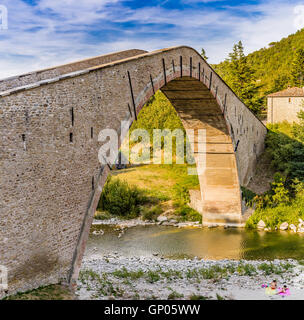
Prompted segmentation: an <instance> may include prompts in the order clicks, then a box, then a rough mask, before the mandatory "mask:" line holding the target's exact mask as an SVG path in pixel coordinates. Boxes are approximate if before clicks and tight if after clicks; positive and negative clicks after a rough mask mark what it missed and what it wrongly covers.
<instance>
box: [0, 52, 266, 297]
mask: <svg viewBox="0 0 304 320" xmlns="http://www.w3.org/2000/svg"><path fill="white" fill-rule="evenodd" d="M180 57H182V64H181V63H180V62H181V58H180ZM190 58H192V59H191V60H190ZM190 61H191V62H190ZM181 65H182V72H183V75H185V76H186V75H187V76H190V75H192V77H193V78H196V79H200V80H201V81H203V82H204V83H205V84H206V86H208V88H209V86H210V84H211V92H212V94H213V95H214V96H216V98H217V101H218V103H219V105H220V106H221V108H222V110H223V112H224V114H225V118H226V120H227V126H228V128H229V130H230V132H231V136H232V140H233V142H234V144H235V145H236V144H237V142H238V141H239V142H238V149H237V151H236V159H237V164H238V171H239V179H240V182H241V184H244V185H245V184H246V183H248V181H249V179H250V177H251V176H252V174H253V170H254V165H255V162H256V157H257V156H258V155H259V154H260V152H261V151H262V150H263V146H264V138H265V135H266V128H265V127H264V126H263V125H262V124H261V122H260V121H259V120H258V119H257V118H256V117H255V116H254V115H253V114H252V113H251V112H250V111H249V110H248V109H247V108H246V107H245V106H244V104H243V103H242V102H241V101H240V100H239V99H238V98H237V97H236V96H235V94H234V93H233V92H232V91H231V90H230V89H229V87H228V86H227V85H226V84H225V83H224V82H223V81H222V80H221V79H220V77H219V76H217V75H216V73H215V72H214V71H213V70H212V69H211V67H210V66H209V65H208V64H207V63H206V62H205V61H204V60H203V59H202V58H201V56H200V55H199V54H198V53H197V52H196V51H195V50H193V49H192V48H189V47H177V48H169V49H164V50H159V51H156V52H151V53H146V54H142V55H138V56H136V57H133V58H132V57H129V58H126V59H124V60H120V61H116V62H111V63H109V64H107V65H103V66H96V67H90V69H88V70H84V72H81V73H79V74H78V75H77V74H76V75H74V76H70V77H67V78H64V79H58V78H55V79H48V81H47V82H41V83H39V82H38V83H35V86H33V87H32V88H30V89H22V90H20V89H18V88H16V91H11V92H5V93H3V94H2V93H0V128H1V139H0V149H1V154H0V163H1V166H0V177H1V180H0V189H1V192H0V264H1V265H5V266H6V267H7V268H8V270H9V290H8V293H7V294H12V293H14V292H16V291H25V290H29V289H33V288H36V287H39V286H41V285H46V284H50V283H57V282H59V281H61V280H62V281H67V282H73V280H75V279H76V278H77V276H78V270H79V266H80V263H81V259H82V255H83V251H84V248H85V243H86V240H87V237H88V232H89V227H90V221H91V220H92V217H93V213H94V211H95V209H96V206H97V202H98V198H99V195H100V193H101V190H102V187H103V184H104V182H105V180H106V177H107V174H108V172H109V169H108V167H107V166H101V164H100V163H99V161H98V157H97V156H98V150H99V148H100V146H101V144H100V143H99V142H98V133H99V132H100V130H102V129H104V128H114V129H116V130H118V131H120V123H121V121H122V120H127V121H129V123H130V124H131V123H132V121H133V120H134V113H133V112H132V115H130V111H129V108H128V104H129V105H130V106H131V111H132V110H133V109H132V107H133V105H132V98H131V94H130V85H129V80H128V73H127V72H129V75H130V78H131V82H132V89H133V93H134V100H135V105H136V109H137V112H139V111H140V109H141V108H142V106H143V105H144V104H145V102H146V101H147V100H148V99H149V97H150V96H151V95H153V88H152V85H151V81H150V76H151V78H152V79H153V86H154V91H156V90H158V89H159V88H161V87H162V86H163V85H164V84H165V79H164V77H165V76H166V81H167V82H169V81H171V80H172V79H174V78H177V77H180V75H181V70H180V69H181V68H180V66H181ZM199 68H200V71H201V72H200V73H199V72H198V71H199ZM164 69H165V72H164ZM191 73H192V74H191ZM211 74H212V76H211ZM211 77H212V79H211ZM210 79H211V80H210ZM92 132H93V135H92ZM2 295H3V294H2ZM0 296H1V293H0Z"/></svg>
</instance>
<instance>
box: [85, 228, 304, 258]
mask: <svg viewBox="0 0 304 320" xmlns="http://www.w3.org/2000/svg"><path fill="white" fill-rule="evenodd" d="M99 229H102V230H103V231H104V235H94V234H92V233H91V234H90V237H89V240H88V244H87V248H86V253H85V256H86V257H87V258H88V257H90V256H91V255H93V254H94V255H96V254H97V255H98V254H101V255H105V254H109V253H113V252H117V253H118V254H119V255H123V256H151V255H153V254H158V255H160V256H163V257H166V258H175V259H176V258H194V257H198V258H200V259H209V260H222V259H235V260H239V259H244V260H273V259H289V258H290V259H304V235H300V234H292V233H289V232H260V231H250V230H245V229H224V228H214V229H208V228H203V229H196V228H187V229H179V228H175V227H167V226H155V225H152V226H137V227H133V228H129V229H127V230H125V232H124V233H123V234H122V236H121V237H120V238H118V235H119V230H115V227H112V226H105V225H99V226H92V230H91V231H94V230H95V231H96V230H99Z"/></svg>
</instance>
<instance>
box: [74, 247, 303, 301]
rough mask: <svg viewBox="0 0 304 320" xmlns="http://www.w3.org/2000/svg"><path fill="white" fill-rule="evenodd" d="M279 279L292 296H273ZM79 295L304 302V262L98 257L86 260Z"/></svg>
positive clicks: (110, 297) (116, 255)
mask: <svg viewBox="0 0 304 320" xmlns="http://www.w3.org/2000/svg"><path fill="white" fill-rule="evenodd" d="M274 279H276V280H277V282H278V285H279V286H283V285H284V284H286V285H287V286H288V287H289V288H290V291H291V295H290V296H287V297H281V296H279V295H275V296H272V297H269V296H267V295H266V294H265V289H263V288H262V284H269V283H270V282H271V281H272V280H274ZM77 296H78V299H94V300H95V299H112V300H113V299H193V300H194V299H210V300H222V299H225V300H227V299H229V300H247V299H250V300H252V299H253V300H269V299H281V300H290V299H296V300H304V264H303V263H302V262H297V261H295V260H274V261H271V262H270V261H235V260H220V261H211V260H199V259H192V260H191V259H184V260H172V259H165V258H162V257H159V256H155V257H123V256H119V255H118V254H117V253H113V254H107V255H93V256H90V257H89V258H85V259H84V260H83V263H82V268H81V272H80V277H79V280H78V290H77Z"/></svg>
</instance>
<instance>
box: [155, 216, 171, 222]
mask: <svg viewBox="0 0 304 320" xmlns="http://www.w3.org/2000/svg"><path fill="white" fill-rule="evenodd" d="M157 221H158V222H165V221H168V218H167V217H165V216H159V217H157Z"/></svg>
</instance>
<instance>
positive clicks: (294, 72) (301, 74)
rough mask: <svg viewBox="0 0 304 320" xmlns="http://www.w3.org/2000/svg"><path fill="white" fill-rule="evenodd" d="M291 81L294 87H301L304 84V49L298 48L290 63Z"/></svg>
mask: <svg viewBox="0 0 304 320" xmlns="http://www.w3.org/2000/svg"><path fill="white" fill-rule="evenodd" d="M290 77H291V83H292V85H293V86H295V87H303V84H304V49H302V48H301V49H298V50H297V51H296V53H295V57H294V60H293V62H292V65H291V74H290Z"/></svg>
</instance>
